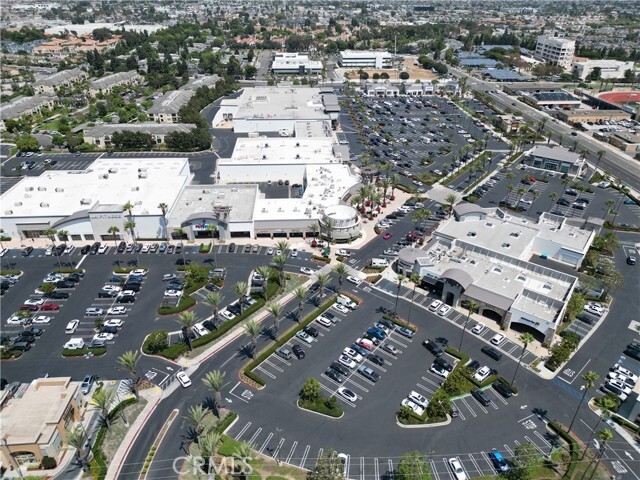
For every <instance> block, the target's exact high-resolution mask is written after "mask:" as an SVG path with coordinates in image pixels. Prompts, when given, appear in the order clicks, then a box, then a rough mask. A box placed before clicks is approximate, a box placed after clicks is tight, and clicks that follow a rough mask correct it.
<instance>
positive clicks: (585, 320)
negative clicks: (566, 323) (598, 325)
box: [576, 314, 596, 325]
mask: <svg viewBox="0 0 640 480" xmlns="http://www.w3.org/2000/svg"><path fill="white" fill-rule="evenodd" d="M576 320H580V321H581V322H583V323H586V324H587V325H593V324H594V323H595V321H596V320H595V319H594V318H593V317H590V316H589V315H586V314H582V315H578V316H577V317H576Z"/></svg>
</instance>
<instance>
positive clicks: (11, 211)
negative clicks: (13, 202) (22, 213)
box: [4, 210, 13, 215]
mask: <svg viewBox="0 0 640 480" xmlns="http://www.w3.org/2000/svg"><path fill="white" fill-rule="evenodd" d="M4 214H5V215H13V210H5V211H4Z"/></svg>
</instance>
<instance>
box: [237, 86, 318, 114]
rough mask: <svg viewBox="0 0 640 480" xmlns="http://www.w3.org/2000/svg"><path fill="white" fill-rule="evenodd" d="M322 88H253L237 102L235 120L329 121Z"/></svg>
mask: <svg viewBox="0 0 640 480" xmlns="http://www.w3.org/2000/svg"><path fill="white" fill-rule="evenodd" d="M320 92H321V89H319V88H294V87H250V88H245V89H244V91H243V92H242V95H241V96H240V97H239V98H238V103H237V104H238V108H237V110H236V112H235V113H234V114H233V117H234V120H325V119H326V120H328V119H330V117H329V115H328V114H327V113H325V111H324V110H325V109H324V105H323V103H322V94H321V93H320Z"/></svg>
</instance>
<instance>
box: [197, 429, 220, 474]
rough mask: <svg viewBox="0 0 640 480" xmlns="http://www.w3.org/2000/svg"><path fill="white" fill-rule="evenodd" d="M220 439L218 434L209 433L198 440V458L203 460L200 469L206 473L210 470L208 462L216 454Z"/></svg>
mask: <svg viewBox="0 0 640 480" xmlns="http://www.w3.org/2000/svg"><path fill="white" fill-rule="evenodd" d="M221 439H222V436H221V435H220V434H219V433H217V432H209V433H207V434H206V435H205V436H204V437H202V439H201V440H200V443H199V445H198V446H199V447H200V457H202V458H203V459H204V465H201V466H200V468H203V469H204V471H205V472H207V473H209V471H210V470H211V468H210V462H211V461H212V459H213V457H215V456H216V455H217V453H218V448H219V447H220V440H221Z"/></svg>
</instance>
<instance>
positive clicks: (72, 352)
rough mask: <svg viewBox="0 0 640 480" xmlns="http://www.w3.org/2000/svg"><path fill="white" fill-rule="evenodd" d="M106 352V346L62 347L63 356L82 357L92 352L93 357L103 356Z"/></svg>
mask: <svg viewBox="0 0 640 480" xmlns="http://www.w3.org/2000/svg"><path fill="white" fill-rule="evenodd" d="M105 353H107V349H106V348H105V347H100V348H89V347H84V348H76V349H69V348H64V349H62V356H63V357H82V356H84V355H88V354H91V356H93V357H101V356H102V355H104V354H105Z"/></svg>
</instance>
